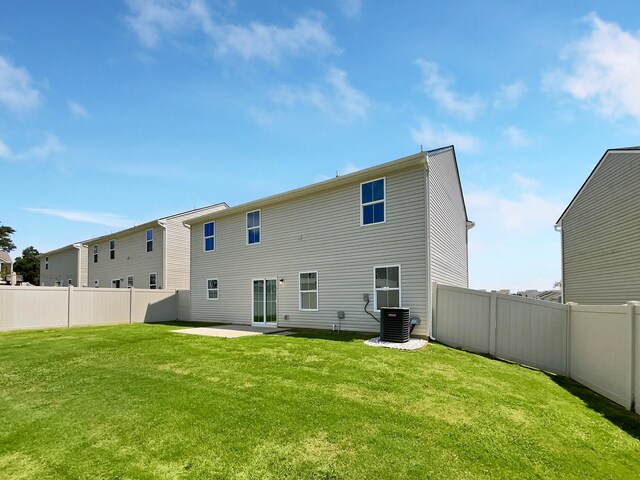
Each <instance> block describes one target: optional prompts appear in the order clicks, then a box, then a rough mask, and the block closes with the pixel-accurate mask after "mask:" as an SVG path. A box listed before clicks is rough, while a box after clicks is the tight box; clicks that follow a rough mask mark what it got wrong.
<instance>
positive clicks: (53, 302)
mask: <svg viewBox="0 0 640 480" xmlns="http://www.w3.org/2000/svg"><path fill="white" fill-rule="evenodd" d="M68 313H69V292H68V290H67V289H66V288H65V289H62V288H55V287H0V330H17V329H22V328H49V327H51V328H53V327H66V326H67V318H68Z"/></svg>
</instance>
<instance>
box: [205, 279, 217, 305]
mask: <svg viewBox="0 0 640 480" xmlns="http://www.w3.org/2000/svg"><path fill="white" fill-rule="evenodd" d="M207 299H208V300H218V279H217V278H207Z"/></svg>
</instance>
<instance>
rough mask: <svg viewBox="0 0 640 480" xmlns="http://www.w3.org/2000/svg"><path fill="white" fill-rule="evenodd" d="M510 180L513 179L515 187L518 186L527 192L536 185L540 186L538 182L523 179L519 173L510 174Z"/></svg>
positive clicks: (531, 179) (527, 178)
mask: <svg viewBox="0 0 640 480" xmlns="http://www.w3.org/2000/svg"><path fill="white" fill-rule="evenodd" d="M511 178H512V179H513V181H514V182H515V184H516V185H518V186H519V187H520V188H523V189H527V190H528V189H532V188H536V187H537V186H538V185H540V182H539V181H538V180H536V179H535V178H531V177H525V176H524V175H521V174H520V173H514V174H512V175H511Z"/></svg>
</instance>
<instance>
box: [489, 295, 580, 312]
mask: <svg viewBox="0 0 640 480" xmlns="http://www.w3.org/2000/svg"><path fill="white" fill-rule="evenodd" d="M498 298H499V299H500V300H505V301H511V302H518V303H529V304H531V305H539V306H541V307H546V308H555V309H557V310H563V311H566V310H568V309H569V306H568V305H566V304H564V303H557V302H548V301H547V300H539V299H537V298H529V297H521V296H520V295H510V294H506V293H498Z"/></svg>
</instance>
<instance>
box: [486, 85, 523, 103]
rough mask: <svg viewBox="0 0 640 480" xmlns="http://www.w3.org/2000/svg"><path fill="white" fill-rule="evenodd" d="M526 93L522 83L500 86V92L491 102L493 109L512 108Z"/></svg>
mask: <svg viewBox="0 0 640 480" xmlns="http://www.w3.org/2000/svg"><path fill="white" fill-rule="evenodd" d="M526 92H527V86H526V85H525V84H524V83H523V82H520V81H518V82H514V83H511V84H509V85H500V90H499V91H498V94H497V96H496V98H495V100H494V101H493V106H494V108H499V109H500V108H514V107H515V106H516V105H518V102H520V99H521V98H522V96H523V95H524V94H525V93H526Z"/></svg>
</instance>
